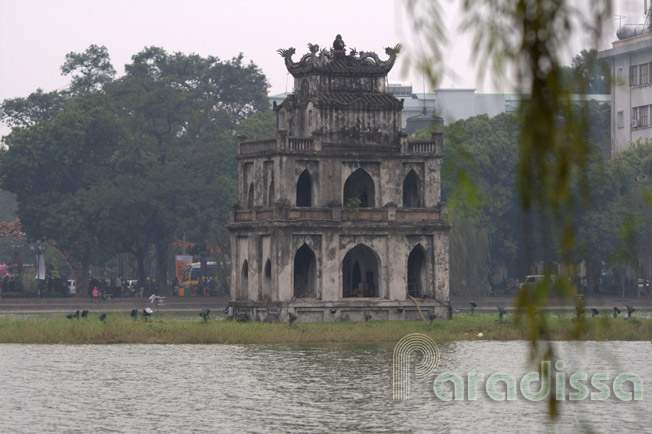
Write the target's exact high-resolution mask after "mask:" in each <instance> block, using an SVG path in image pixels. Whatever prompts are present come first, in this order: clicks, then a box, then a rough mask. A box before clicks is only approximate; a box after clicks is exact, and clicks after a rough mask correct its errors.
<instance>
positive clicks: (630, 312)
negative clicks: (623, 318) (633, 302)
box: [625, 304, 636, 319]
mask: <svg viewBox="0 0 652 434" xmlns="http://www.w3.org/2000/svg"><path fill="white" fill-rule="evenodd" d="M625 306H627V318H628V319H629V318H631V317H632V314H633V313H634V312H636V309H634V308H633V307H632V306H630V305H628V304H626V305H625Z"/></svg>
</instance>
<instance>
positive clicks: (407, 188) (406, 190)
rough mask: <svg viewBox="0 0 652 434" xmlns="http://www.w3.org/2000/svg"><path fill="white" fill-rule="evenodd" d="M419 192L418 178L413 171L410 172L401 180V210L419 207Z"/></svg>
mask: <svg viewBox="0 0 652 434" xmlns="http://www.w3.org/2000/svg"><path fill="white" fill-rule="evenodd" d="M419 191H420V189H419V176H417V174H416V173H414V170H410V173H408V174H407V176H406V177H405V179H404V180H403V208H419V207H421V195H420V194H419Z"/></svg>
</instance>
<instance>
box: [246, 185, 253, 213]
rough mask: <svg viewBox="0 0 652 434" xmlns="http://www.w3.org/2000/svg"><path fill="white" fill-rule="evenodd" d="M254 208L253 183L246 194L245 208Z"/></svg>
mask: <svg viewBox="0 0 652 434" xmlns="http://www.w3.org/2000/svg"><path fill="white" fill-rule="evenodd" d="M253 207H254V183H253V182H252V183H251V184H249V193H248V194H247V208H249V209H251V208H253Z"/></svg>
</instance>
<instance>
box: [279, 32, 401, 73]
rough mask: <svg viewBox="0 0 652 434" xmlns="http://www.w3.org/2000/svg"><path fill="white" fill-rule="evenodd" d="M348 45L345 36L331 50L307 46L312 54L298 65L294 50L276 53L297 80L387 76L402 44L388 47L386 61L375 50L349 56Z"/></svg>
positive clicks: (305, 56) (339, 38) (280, 50)
mask: <svg viewBox="0 0 652 434" xmlns="http://www.w3.org/2000/svg"><path fill="white" fill-rule="evenodd" d="M345 47H346V45H345V44H344V41H342V37H341V36H340V35H337V37H336V38H335V41H334V42H333V47H332V48H331V49H329V50H326V49H322V50H320V49H319V45H317V44H310V43H309V44H308V50H309V51H310V52H309V53H306V54H304V55H303V56H302V57H301V59H300V60H299V61H298V62H293V61H292V56H293V55H294V54H295V53H296V50H295V49H294V48H293V47H290V48H288V49H279V50H277V53H278V54H280V55H281V56H282V57H283V58H284V59H285V66H286V67H287V69H288V71H289V72H290V73H291V74H292V75H293V76H295V77H297V76H303V75H310V74H320V73H323V74H328V75H373V76H384V75H387V73H388V72H389V71H390V70H391V69H392V67H393V66H394V62H395V61H396V57H397V55H398V53H399V52H400V51H401V44H397V45H396V46H394V47H387V48H385V53H386V54H387V55H388V56H389V59H387V60H380V58H379V57H378V55H377V54H376V53H374V52H373V51H357V50H356V49H355V48H353V49H351V50H350V52H349V54H346V48H345Z"/></svg>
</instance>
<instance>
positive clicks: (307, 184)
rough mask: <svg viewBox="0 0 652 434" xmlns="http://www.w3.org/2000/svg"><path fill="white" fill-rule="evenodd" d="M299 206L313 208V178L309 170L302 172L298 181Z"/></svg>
mask: <svg viewBox="0 0 652 434" xmlns="http://www.w3.org/2000/svg"><path fill="white" fill-rule="evenodd" d="M297 206H312V178H311V177H310V172H308V169H306V170H304V171H303V172H301V175H300V176H299V180H298V181H297Z"/></svg>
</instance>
